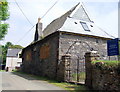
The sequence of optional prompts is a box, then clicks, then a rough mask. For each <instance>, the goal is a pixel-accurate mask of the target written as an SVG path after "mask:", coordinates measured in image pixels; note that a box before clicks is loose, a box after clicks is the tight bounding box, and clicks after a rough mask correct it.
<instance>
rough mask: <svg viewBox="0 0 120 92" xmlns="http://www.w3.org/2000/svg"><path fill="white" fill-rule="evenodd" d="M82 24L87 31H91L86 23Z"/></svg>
mask: <svg viewBox="0 0 120 92" xmlns="http://www.w3.org/2000/svg"><path fill="white" fill-rule="evenodd" d="M80 23H81V25H82V27H83V29H84V30H85V31H90V29H89V27H88V26H87V24H86V23H85V22H80Z"/></svg>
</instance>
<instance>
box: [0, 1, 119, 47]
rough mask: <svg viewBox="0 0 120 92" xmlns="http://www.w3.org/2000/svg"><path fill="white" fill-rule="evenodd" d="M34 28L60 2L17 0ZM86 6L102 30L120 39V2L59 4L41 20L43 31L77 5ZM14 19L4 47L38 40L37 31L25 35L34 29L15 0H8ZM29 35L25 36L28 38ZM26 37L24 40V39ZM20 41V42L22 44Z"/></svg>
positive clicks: (11, 16)
mask: <svg viewBox="0 0 120 92" xmlns="http://www.w3.org/2000/svg"><path fill="white" fill-rule="evenodd" d="M16 1H17V2H18V4H19V6H20V8H21V9H22V10H23V12H24V13H25V15H26V16H27V18H28V19H29V20H30V22H31V23H32V25H35V24H36V23H37V20H38V18H39V17H42V16H43V15H44V14H45V13H46V11H47V10H48V9H49V8H50V7H51V6H52V5H53V4H54V3H55V2H56V1H57V0H16ZM81 1H82V2H83V3H84V5H85V7H86V9H87V11H88V13H89V15H90V17H91V18H92V20H93V21H94V22H95V23H96V25H98V26H99V27H100V28H102V29H103V30H105V31H106V32H108V33H109V34H111V35H113V36H115V37H118V1H119V0H106V1H105V0H58V2H57V4H56V5H55V6H54V7H53V8H52V9H51V10H50V11H49V12H48V13H47V15H46V16H45V17H44V18H43V19H42V20H41V22H42V23H43V28H45V27H46V26H47V25H48V24H49V23H50V22H51V21H53V20H54V19H56V18H58V17H60V16H61V15H62V14H64V13H65V12H67V11H68V10H69V9H71V8H72V7H74V6H75V5H76V4H77V3H79V2H81ZM8 2H9V12H10V18H9V20H7V22H8V23H9V29H8V34H7V35H6V37H5V39H4V40H3V41H1V43H2V44H5V43H6V42H8V41H9V42H12V43H13V44H19V45H22V46H24V47H25V46H27V45H29V44H30V43H31V42H32V41H33V39H34V33H35V27H34V28H33V29H32V30H31V31H30V32H29V33H27V35H25V33H26V32H28V30H29V29H30V28H31V27H32V25H31V24H30V23H29V22H28V21H27V20H26V18H25V17H24V16H23V14H22V13H21V11H20V9H19V8H18V6H17V5H16V3H15V0H8ZM24 35H25V36H24ZM23 36H24V37H23ZM18 41H19V42H18Z"/></svg>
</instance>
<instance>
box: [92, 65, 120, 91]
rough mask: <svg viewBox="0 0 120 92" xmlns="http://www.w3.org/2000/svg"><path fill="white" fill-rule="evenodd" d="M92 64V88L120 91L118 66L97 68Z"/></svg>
mask: <svg viewBox="0 0 120 92" xmlns="http://www.w3.org/2000/svg"><path fill="white" fill-rule="evenodd" d="M96 65H97V64H95V65H93V70H92V84H93V89H96V90H106V91H111V92H113V91H116V92H117V91H118V92H119V91H120V66H119V67H118V66H117V67H111V68H108V67H104V68H105V69H103V68H99V67H97V66H96Z"/></svg>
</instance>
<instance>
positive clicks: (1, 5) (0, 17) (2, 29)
mask: <svg viewBox="0 0 120 92" xmlns="http://www.w3.org/2000/svg"><path fill="white" fill-rule="evenodd" d="M8 18H9V13H8V2H7V0H1V1H0V40H2V39H3V38H4V37H5V35H6V34H7V29H8V24H6V23H3V24H2V21H5V20H7V19H8Z"/></svg>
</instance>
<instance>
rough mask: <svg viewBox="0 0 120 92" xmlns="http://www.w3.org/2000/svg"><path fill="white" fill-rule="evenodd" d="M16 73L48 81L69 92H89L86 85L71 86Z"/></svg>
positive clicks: (44, 78)
mask: <svg viewBox="0 0 120 92" xmlns="http://www.w3.org/2000/svg"><path fill="white" fill-rule="evenodd" d="M14 72H15V73H19V74H23V75H26V76H29V77H32V78H35V79H37V80H42V81H46V82H48V83H50V84H53V85H55V86H58V87H61V88H63V89H65V90H68V91H69V92H83V91H84V92H89V91H88V89H87V87H85V86H84V85H76V84H71V83H66V82H58V81H55V80H51V79H48V78H46V77H41V76H36V75H31V74H26V73H23V72H18V71H14Z"/></svg>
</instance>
